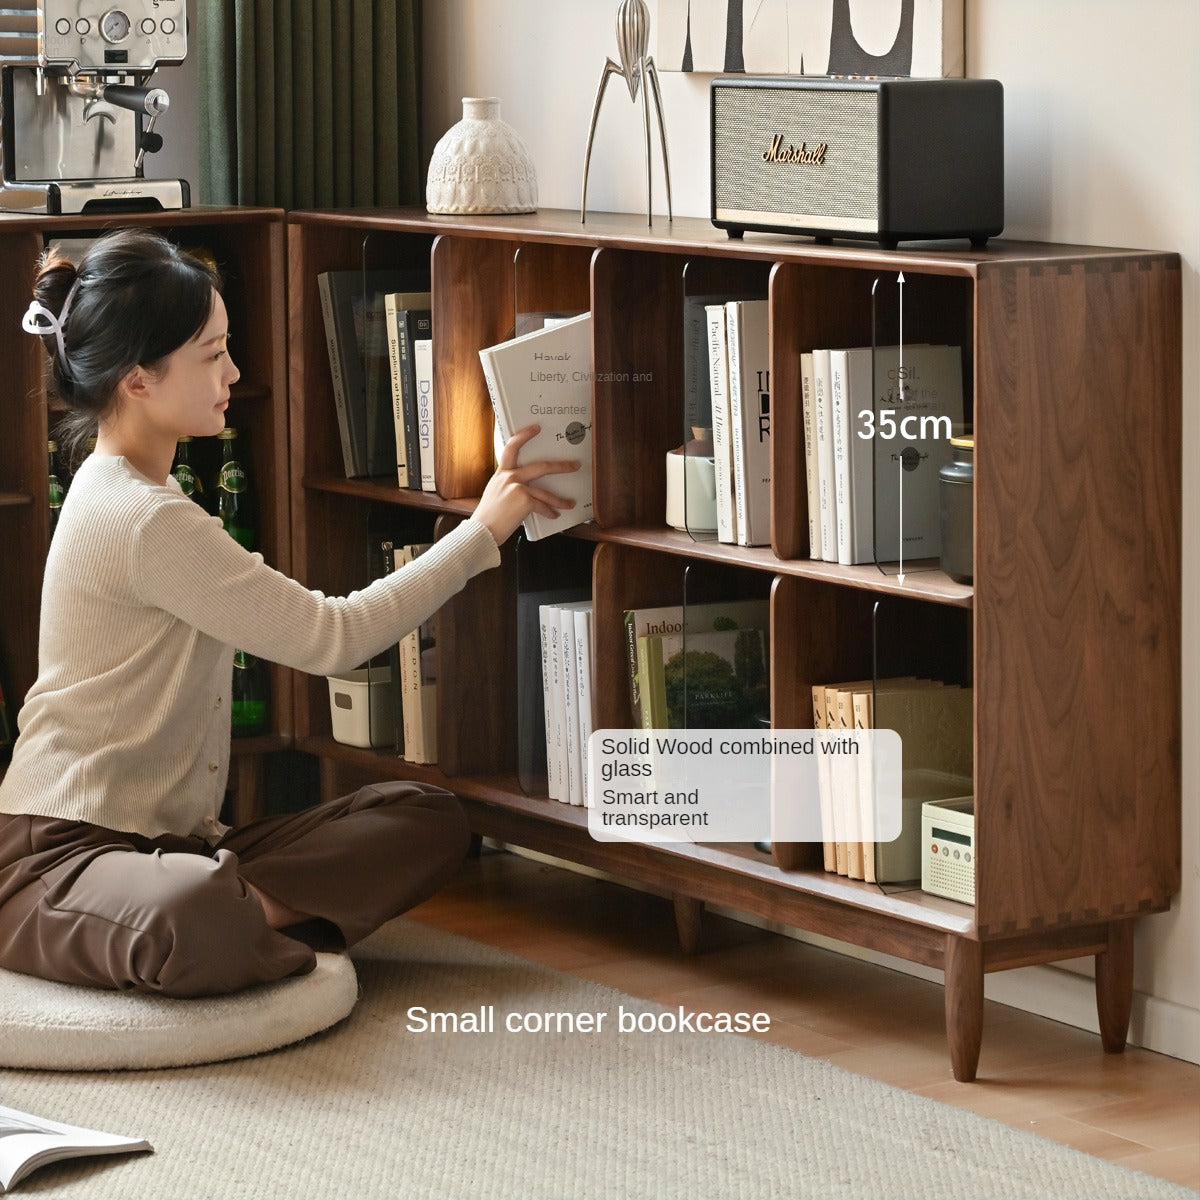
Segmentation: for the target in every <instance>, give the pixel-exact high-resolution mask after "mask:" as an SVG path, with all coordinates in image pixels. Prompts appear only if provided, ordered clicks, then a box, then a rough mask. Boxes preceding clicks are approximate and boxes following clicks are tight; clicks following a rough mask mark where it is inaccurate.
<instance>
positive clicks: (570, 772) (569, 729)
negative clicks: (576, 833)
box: [557, 605, 583, 804]
mask: <svg viewBox="0 0 1200 1200" xmlns="http://www.w3.org/2000/svg"><path fill="white" fill-rule="evenodd" d="M557 616H558V657H559V670H560V671H561V674H562V722H563V760H564V762H565V764H566V768H567V791H566V796H565V799H566V801H567V803H568V804H582V803H583V781H582V780H581V779H580V778H579V767H580V763H581V761H582V759H581V756H580V753H579V693H578V691H577V687H576V682H575V614H574V613H573V612H571V611H570V609H569V608H568V607H567V606H566V605H559V607H558V612H557Z"/></svg>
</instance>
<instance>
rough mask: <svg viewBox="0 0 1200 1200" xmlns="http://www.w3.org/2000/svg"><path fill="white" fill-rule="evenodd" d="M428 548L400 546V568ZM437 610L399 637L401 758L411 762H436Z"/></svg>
mask: <svg viewBox="0 0 1200 1200" xmlns="http://www.w3.org/2000/svg"><path fill="white" fill-rule="evenodd" d="M428 549H429V544H428V543H423V544H418V545H411V546H403V547H401V549H400V552H399V556H398V558H397V563H398V565H399V567H400V569H403V566H404V564H407V563H411V562H412V561H413V560H414V559H416V558H418V557H420V555H421V554H423V553H424V552H425V551H426V550H428ZM436 622H437V614H436V613H435V614H434V615H433V616H431V617H429V618H428V620H425V621H422V622H421V624H420V626H418V628H416V629H413V630H410V631H409V632H408V633H406V634H405V635H404V637H402V638H401V639H400V706H401V713H402V715H403V721H404V758H405V760H406V761H407V762H412V763H423V764H428V763H435V762H437V677H436V674H435V664H436V654H437V651H436V639H437V633H436V629H437V625H436Z"/></svg>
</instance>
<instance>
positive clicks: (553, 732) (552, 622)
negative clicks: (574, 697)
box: [538, 604, 569, 803]
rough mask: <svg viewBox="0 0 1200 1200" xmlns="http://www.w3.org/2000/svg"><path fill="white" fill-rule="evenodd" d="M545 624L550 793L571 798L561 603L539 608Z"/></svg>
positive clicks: (548, 779)
mask: <svg viewBox="0 0 1200 1200" xmlns="http://www.w3.org/2000/svg"><path fill="white" fill-rule="evenodd" d="M538 614H539V617H540V619H541V625H542V653H543V655H544V656H545V660H546V678H547V687H546V794H547V795H548V796H549V797H550V799H551V800H561V801H563V803H567V802H568V799H569V798H568V795H567V760H566V754H565V753H564V746H565V744H566V721H565V719H564V714H565V704H566V701H565V698H564V696H563V681H562V657H561V641H562V626H561V625H560V624H559V621H558V605H556V604H543V605H542V606H541V607H540V608H539V609H538Z"/></svg>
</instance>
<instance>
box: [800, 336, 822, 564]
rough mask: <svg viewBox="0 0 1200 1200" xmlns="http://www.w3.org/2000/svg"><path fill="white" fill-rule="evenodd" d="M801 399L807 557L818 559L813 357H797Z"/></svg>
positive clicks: (819, 531)
mask: <svg viewBox="0 0 1200 1200" xmlns="http://www.w3.org/2000/svg"><path fill="white" fill-rule="evenodd" d="M800 395H801V403H802V409H801V411H802V414H803V417H804V483H805V489H806V491H807V494H808V557H809V558H816V559H819V558H820V557H821V481H820V477H819V475H818V474H817V396H816V382H815V380H814V379H813V356H812V354H811V353H808V352H805V353H804V354H801V355H800Z"/></svg>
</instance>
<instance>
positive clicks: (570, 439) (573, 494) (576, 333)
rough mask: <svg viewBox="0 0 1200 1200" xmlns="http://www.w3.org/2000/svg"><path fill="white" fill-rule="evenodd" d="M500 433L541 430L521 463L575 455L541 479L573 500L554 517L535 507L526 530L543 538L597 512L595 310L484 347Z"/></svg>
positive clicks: (505, 436) (482, 353)
mask: <svg viewBox="0 0 1200 1200" xmlns="http://www.w3.org/2000/svg"><path fill="white" fill-rule="evenodd" d="M479 360H480V362H481V363H482V364H483V375H484V378H485V379H486V380H487V386H488V393H489V394H490V396H491V398H492V407H493V408H494V409H495V411H496V424H497V426H498V427H499V431H500V436H501V437H502V438H503V439H504V441H508V439H509V438H511V437H512V435H513V434H514V433H516V431H517V430H518V429H521V428H522V427H523V426H526V425H540V426H541V432H540V433H538V434H537V436H536V437H534V438H532V439H531V440H530V441H528V442H526V443H525V445H524V446H522V447H521V454H520V457H519V459H518V461H519V462H522V463H525V462H533V461H536V460H541V459H575V460H577V461H578V462H580V463H581V464H582V465H581V466H580V468H579V470H577V471H569V472H565V473H563V474H561V475H549V476H546V477H545V479H544V480H543V483H542V486H544V487H545V488H546V489H547V490H549V491H551V492H554V493H555V494H556V495H559V496H562V497H564V498H566V499H571V500H574V501H575V506H574V508H564V509H563V510H562V511H561V512H560V513H559V515H558V516H557V517H553V518H551V517H544V516H542V515H541V514H540V513H532V514H530V516H528V517H527V518H526V519H525V534H526V536H527V537H528V538H529V540H530V541H538V540H539V539H540V538H544V537H548V536H549V535H550V534H552V533H558V532H560V531H561V530H563V529H570V528H571V526H573V525H579V524H581V523H582V522H584V521H590V520H591V519H592V315H591V313H583V314H581V315H580V316H578V317H572V318H571V319H570V320H568V321H564V322H563V323H562V324H561V325H556V326H554V327H553V328H550V329H538V330H535V331H534V332H533V333H527V334H524V335H522V336H521V337H518V338H512V339H510V340H509V341H507V342H500V343H499V344H498V345H495V346H488V347H485V348H484V349H482V350H480V351H479Z"/></svg>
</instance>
